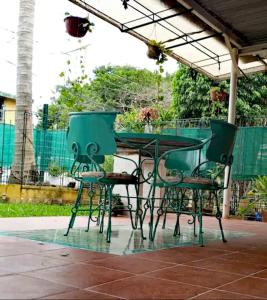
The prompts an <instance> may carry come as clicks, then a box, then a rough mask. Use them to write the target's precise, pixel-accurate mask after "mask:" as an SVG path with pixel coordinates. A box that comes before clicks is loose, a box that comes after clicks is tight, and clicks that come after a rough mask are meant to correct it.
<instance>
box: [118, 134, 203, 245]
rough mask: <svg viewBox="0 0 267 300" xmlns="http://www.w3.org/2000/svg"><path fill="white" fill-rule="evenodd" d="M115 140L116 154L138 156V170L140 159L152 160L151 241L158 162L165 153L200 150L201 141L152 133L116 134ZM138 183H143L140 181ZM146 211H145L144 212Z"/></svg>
mask: <svg viewBox="0 0 267 300" xmlns="http://www.w3.org/2000/svg"><path fill="white" fill-rule="evenodd" d="M115 140H116V144H117V152H118V154H121V153H128V154H132V153H137V154H139V169H140V170H141V169H142V157H144V159H147V158H149V159H152V160H153V161H154V167H153V171H152V174H151V175H150V177H149V178H150V179H151V182H149V181H146V182H147V183H150V192H149V194H148V199H146V203H147V204H148V207H149V210H150V220H149V238H150V240H151V241H153V239H154V236H155V234H154V235H153V232H154V225H153V224H154V208H155V200H156V198H155V189H156V181H157V177H158V166H157V163H158V160H159V159H160V157H161V155H162V154H164V153H165V152H166V151H169V150H173V149H180V148H187V147H196V148H197V146H198V145H200V147H199V149H201V145H202V141H201V140H198V139H193V138H189V137H185V136H179V135H166V134H154V133H133V132H117V133H116V134H115ZM139 183H140V184H141V183H143V182H141V181H140V178H139ZM145 211H146V210H145Z"/></svg>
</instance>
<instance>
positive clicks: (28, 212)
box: [0, 203, 88, 218]
mask: <svg viewBox="0 0 267 300" xmlns="http://www.w3.org/2000/svg"><path fill="white" fill-rule="evenodd" d="M71 208H72V205H56V204H33V203H0V217H1V218H8V217H9V218H10V217H42V216H46V217H50V216H51V217H52V216H70V214H71ZM78 215H80V216H82V215H84V216H87V215H88V213H87V212H79V213H78Z"/></svg>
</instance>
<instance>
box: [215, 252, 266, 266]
mask: <svg viewBox="0 0 267 300" xmlns="http://www.w3.org/2000/svg"><path fill="white" fill-rule="evenodd" d="M221 258H222V259H225V260H230V261H239V262H243V263H251V264H257V265H261V266H265V267H267V255H251V254H247V253H241V252H236V253H232V254H226V255H225V256H223V257H221Z"/></svg>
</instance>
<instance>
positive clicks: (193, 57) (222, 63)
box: [69, 0, 267, 217]
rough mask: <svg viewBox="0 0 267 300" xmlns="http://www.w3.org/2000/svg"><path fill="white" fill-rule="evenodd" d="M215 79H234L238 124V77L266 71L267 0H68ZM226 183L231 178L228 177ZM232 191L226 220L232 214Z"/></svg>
mask: <svg viewBox="0 0 267 300" xmlns="http://www.w3.org/2000/svg"><path fill="white" fill-rule="evenodd" d="M69 1H70V2H72V3H74V4H76V5H78V6H80V7H81V8H83V9H85V10H86V11H88V12H89V13H92V14H93V15H95V16H97V17H99V18H101V19H103V20H104V21H106V22H108V23H110V24H112V25H114V26H115V27H117V28H118V29H119V30H120V31H121V32H122V33H128V34H130V35H132V36H134V37H136V38H138V39H140V40H141V41H143V42H144V43H146V44H147V43H148V41H149V40H157V41H161V42H162V43H163V45H164V46H165V47H166V48H167V49H169V50H171V54H170V56H172V57H173V58H175V59H176V60H177V61H179V62H181V63H183V64H186V65H188V66H189V67H191V68H192V69H195V70H197V71H198V72H201V73H203V74H206V75H207V76H208V77H210V78H212V79H213V80H216V81H219V80H223V79H227V78H230V96H229V109H228V122H230V123H235V101H236V91H237V78H238V76H245V75H246V74H251V73H256V72H266V71H267V26H266V22H267V1H264V0H242V1H240V0H227V1H222V0H108V1H104V0H69ZM225 180H227V178H225ZM230 196H231V195H230V189H228V190H225V192H224V203H223V217H227V216H228V215H229V203H230Z"/></svg>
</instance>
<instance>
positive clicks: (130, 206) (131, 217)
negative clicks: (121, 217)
mask: <svg viewBox="0 0 267 300" xmlns="http://www.w3.org/2000/svg"><path fill="white" fill-rule="evenodd" d="M125 187H126V193H127V207H128V210H129V213H130V220H131V225H132V229H136V228H137V226H136V225H137V224H136V222H134V221H133V211H132V204H131V198H130V194H129V186H128V185H126V186H125Z"/></svg>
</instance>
